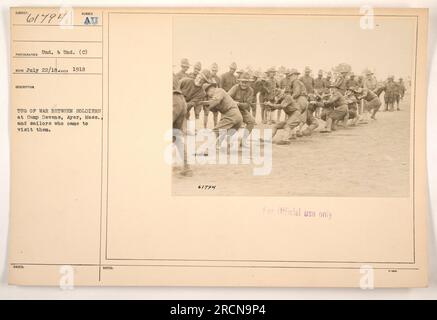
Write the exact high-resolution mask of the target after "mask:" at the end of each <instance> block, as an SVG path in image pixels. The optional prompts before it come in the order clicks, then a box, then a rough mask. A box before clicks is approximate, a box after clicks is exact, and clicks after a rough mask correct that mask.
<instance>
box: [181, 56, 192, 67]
mask: <svg viewBox="0 0 437 320" xmlns="http://www.w3.org/2000/svg"><path fill="white" fill-rule="evenodd" d="M181 66H182V67H189V66H190V61H188V59H187V58H183V59H182V60H181Z"/></svg>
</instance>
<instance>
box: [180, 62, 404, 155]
mask: <svg viewBox="0 0 437 320" xmlns="http://www.w3.org/2000/svg"><path fill="white" fill-rule="evenodd" d="M180 68H181V69H180V71H179V72H177V73H175V74H173V126H174V127H175V128H178V129H182V127H181V126H183V123H184V120H186V119H189V118H190V113H191V110H194V116H195V123H196V124H195V126H196V129H198V128H200V127H201V126H202V124H201V123H200V121H201V120H200V114H201V112H202V111H203V127H204V128H206V127H207V126H208V119H209V117H210V113H212V115H213V121H214V128H213V131H214V132H215V133H216V135H217V138H218V140H219V144H218V147H219V146H220V143H221V141H222V140H223V139H224V137H225V136H223V135H221V133H222V132H223V131H224V130H226V131H227V132H230V134H233V133H235V132H236V131H237V130H238V129H239V128H241V127H244V128H245V130H244V134H243V139H242V141H241V143H242V145H243V146H245V145H247V138H248V137H249V135H250V133H251V131H252V129H253V128H254V127H255V125H256V121H255V119H256V115H257V112H260V113H261V122H262V123H263V124H266V125H272V129H273V136H275V135H276V133H277V131H278V130H279V129H284V130H286V135H285V138H283V139H282V140H280V141H278V142H277V143H278V144H289V143H290V142H291V140H293V139H296V138H298V137H301V136H304V135H305V136H309V135H311V134H312V133H313V132H314V130H315V129H316V128H318V127H319V126H320V124H321V123H323V127H322V128H320V132H322V133H330V132H331V131H333V130H336V129H337V128H338V126H342V127H347V126H356V125H358V124H366V123H368V122H369V121H371V119H373V120H376V114H377V112H378V111H379V109H380V107H381V105H382V102H381V100H380V96H381V94H382V92H384V108H383V111H395V110H400V108H399V102H400V100H402V99H403V97H404V95H405V91H406V86H405V84H404V82H403V79H402V78H399V79H398V81H395V79H394V77H393V76H389V77H388V78H387V80H386V81H383V82H378V81H377V80H376V78H375V76H374V74H373V72H372V71H370V70H365V71H364V72H363V75H360V76H356V75H355V74H354V73H353V72H352V70H351V68H350V66H348V65H346V64H340V65H338V66H337V67H336V68H335V74H334V76H333V74H332V72H323V70H319V71H318V72H317V77H313V76H312V75H311V74H312V70H311V69H310V68H309V67H305V69H304V71H303V74H301V73H300V72H299V71H298V70H296V69H286V70H283V71H282V72H280V73H279V72H278V71H277V70H276V68H275V67H271V68H269V69H267V70H266V71H265V72H251V71H250V70H249V71H248V70H246V71H245V70H242V69H238V68H237V64H236V63H235V62H233V63H231V65H230V66H229V71H227V72H225V73H223V74H222V75H221V76H219V75H218V70H219V68H218V65H217V64H216V63H213V64H212V65H211V66H210V68H209V69H206V68H203V69H202V65H201V63H200V62H196V63H195V64H194V65H193V66H192V72H189V70H190V68H191V64H190V62H189V60H188V59H182V60H181V63H180ZM219 114H220V117H219ZM319 119H322V120H323V122H321V121H319ZM228 135H229V134H228Z"/></svg>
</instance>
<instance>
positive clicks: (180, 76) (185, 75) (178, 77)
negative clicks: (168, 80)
mask: <svg viewBox="0 0 437 320" xmlns="http://www.w3.org/2000/svg"><path fill="white" fill-rule="evenodd" d="M188 77H189V75H188V73H186V72H184V71H182V70H180V71H179V72H178V73H176V74H175V75H174V77H173V78H174V79H176V80H177V81H181V80H182V79H183V78H188Z"/></svg>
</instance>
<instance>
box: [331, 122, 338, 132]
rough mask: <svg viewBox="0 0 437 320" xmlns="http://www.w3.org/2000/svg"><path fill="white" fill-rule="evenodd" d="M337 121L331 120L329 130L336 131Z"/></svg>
mask: <svg viewBox="0 0 437 320" xmlns="http://www.w3.org/2000/svg"><path fill="white" fill-rule="evenodd" d="M337 121H338V120H332V123H331V131H336V130H337Z"/></svg>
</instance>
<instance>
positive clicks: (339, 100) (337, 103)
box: [326, 91, 347, 108]
mask: <svg viewBox="0 0 437 320" xmlns="http://www.w3.org/2000/svg"><path fill="white" fill-rule="evenodd" d="M326 104H327V105H328V106H330V107H333V108H337V107H341V106H347V101H346V99H345V97H344V96H343V95H342V94H341V93H340V92H338V91H336V92H334V94H333V95H332V96H331V98H329V100H328V101H327V102H326Z"/></svg>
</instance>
